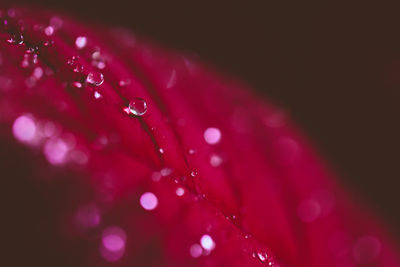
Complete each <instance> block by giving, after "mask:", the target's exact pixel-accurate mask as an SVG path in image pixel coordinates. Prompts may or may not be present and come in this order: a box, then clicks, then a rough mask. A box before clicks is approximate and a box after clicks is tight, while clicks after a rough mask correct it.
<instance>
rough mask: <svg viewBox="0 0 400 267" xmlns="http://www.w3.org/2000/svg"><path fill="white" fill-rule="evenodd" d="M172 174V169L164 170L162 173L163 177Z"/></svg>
mask: <svg viewBox="0 0 400 267" xmlns="http://www.w3.org/2000/svg"><path fill="white" fill-rule="evenodd" d="M171 173H172V169H171V168H162V169H161V171H160V174H161V176H164V177H165V176H168V175H170V174H171Z"/></svg>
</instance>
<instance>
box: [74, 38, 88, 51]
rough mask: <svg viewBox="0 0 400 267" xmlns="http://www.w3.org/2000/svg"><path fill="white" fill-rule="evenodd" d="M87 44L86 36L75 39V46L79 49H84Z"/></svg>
mask: <svg viewBox="0 0 400 267" xmlns="http://www.w3.org/2000/svg"><path fill="white" fill-rule="evenodd" d="M86 44H87V38H86V37H85V36H79V37H77V38H76V39H75V46H76V48H78V49H82V48H84V47H85V46H86Z"/></svg>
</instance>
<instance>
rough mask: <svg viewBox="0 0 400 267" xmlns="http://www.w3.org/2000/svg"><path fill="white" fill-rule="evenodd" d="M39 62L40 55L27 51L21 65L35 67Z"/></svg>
mask: <svg viewBox="0 0 400 267" xmlns="http://www.w3.org/2000/svg"><path fill="white" fill-rule="evenodd" d="M37 63H38V55H37V54H34V53H31V52H30V51H27V52H26V53H25V54H24V58H23V60H22V62H21V66H22V67H23V68H28V67H33V66H34V65H36V64H37Z"/></svg>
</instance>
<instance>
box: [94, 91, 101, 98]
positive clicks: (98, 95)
mask: <svg viewBox="0 0 400 267" xmlns="http://www.w3.org/2000/svg"><path fill="white" fill-rule="evenodd" d="M93 96H94V98H96V99H99V98H101V97H103V96H102V95H101V94H100V93H99V92H97V91H94V93H93Z"/></svg>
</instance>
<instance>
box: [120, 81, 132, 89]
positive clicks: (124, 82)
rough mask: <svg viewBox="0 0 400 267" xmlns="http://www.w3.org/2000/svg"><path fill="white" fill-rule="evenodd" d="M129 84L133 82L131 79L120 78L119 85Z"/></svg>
mask: <svg viewBox="0 0 400 267" xmlns="http://www.w3.org/2000/svg"><path fill="white" fill-rule="evenodd" d="M129 84H131V80H129V79H126V80H120V81H119V86H121V87H123V86H127V85H129Z"/></svg>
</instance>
